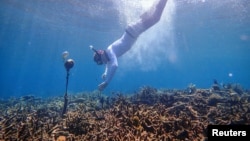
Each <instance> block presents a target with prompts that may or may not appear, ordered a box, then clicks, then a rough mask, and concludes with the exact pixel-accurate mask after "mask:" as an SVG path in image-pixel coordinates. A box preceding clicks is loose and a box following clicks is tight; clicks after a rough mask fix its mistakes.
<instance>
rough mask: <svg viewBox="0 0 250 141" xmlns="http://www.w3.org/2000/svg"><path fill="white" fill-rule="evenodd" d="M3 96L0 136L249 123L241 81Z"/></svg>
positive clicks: (179, 131) (168, 136) (138, 133)
mask: <svg viewBox="0 0 250 141" xmlns="http://www.w3.org/2000/svg"><path fill="white" fill-rule="evenodd" d="M68 100H69V101H68V106H67V111H66V114H64V115H62V110H63V105H64V97H63V96H60V97H59V96H58V97H50V98H46V99H44V98H38V97H35V96H32V95H27V96H23V97H19V98H10V99H8V100H1V102H0V111H1V113H0V141H16V140H19V141H33V140H36V141H65V140H67V141H80V140H91V141H95V140H96V141H99V140H100V141H123V140H124V141H139V140H147V141H160V140H161V141H168V140H192V141H202V140H207V126H208V125H232V124H236V125H242V124H243V125H249V124H250V91H249V90H246V89H243V88H242V87H241V85H239V84H227V85H225V86H223V87H221V86H219V85H217V84H214V85H212V86H211V88H208V89H199V88H196V87H195V85H190V86H189V87H188V88H187V89H184V90H178V89H171V90H170V89H165V90H164V89H155V88H153V87H150V86H143V87H141V88H138V90H137V91H136V92H134V93H132V94H124V93H122V92H113V93H112V96H105V94H101V95H100V93H99V92H98V91H93V92H82V93H76V94H68Z"/></svg>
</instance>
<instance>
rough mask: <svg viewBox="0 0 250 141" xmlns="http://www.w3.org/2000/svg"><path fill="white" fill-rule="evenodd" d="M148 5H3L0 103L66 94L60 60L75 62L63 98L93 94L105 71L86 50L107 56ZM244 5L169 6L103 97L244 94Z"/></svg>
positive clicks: (247, 37) (195, 1)
mask: <svg viewBox="0 0 250 141" xmlns="http://www.w3.org/2000/svg"><path fill="white" fill-rule="evenodd" d="M152 3H153V1H149V0H137V1H134V0H119V1H118V0H105V1H103V0H71V1H69V0H60V1H59V0H47V1H43V0H22V1H20V0H1V1H0V56H1V69H0V88H1V91H0V94H1V95H0V97H1V98H8V97H19V96H23V95H35V96H39V97H48V96H58V95H63V94H64V92H65V84H66V70H65V68H64V62H63V59H62V52H64V51H68V52H69V58H72V59H73V60H74V61H75V64H74V67H73V68H72V69H71V70H70V76H69V85H68V91H69V93H78V92H82V91H95V90H96V89H97V85H98V84H99V83H101V81H102V80H101V75H102V73H103V71H104V66H97V65H96V64H95V63H94V62H93V58H92V56H93V52H92V51H91V50H90V49H89V45H93V46H94V47H95V48H97V49H105V48H107V46H108V45H109V44H111V43H112V42H113V41H115V40H116V39H118V38H119V37H120V36H121V35H122V33H123V32H124V28H125V27H126V25H127V24H128V23H129V22H132V21H133V20H136V19H137V18H138V17H139V16H140V14H142V13H143V11H145V10H146V9H147V8H149V7H150V6H151V5H152ZM249 13H250V2H249V1H248V0H169V1H168V3H167V6H166V8H165V10H164V13H163V15H162V18H161V20H160V22H159V23H157V24H156V25H155V26H154V27H152V28H150V29H149V30H147V31H146V32H144V33H143V34H142V35H141V36H140V37H139V38H138V41H137V42H136V44H135V45H134V46H133V47H132V49H131V50H130V51H128V52H127V53H126V54H125V55H124V56H122V57H121V58H119V68H118V70H117V71H116V74H115V76H114V78H113V79H112V81H111V83H110V84H109V86H108V87H107V88H106V89H105V90H104V91H103V93H105V94H107V95H108V94H110V93H111V92H112V91H120V92H123V93H131V92H134V91H136V90H137V89H138V88H139V87H141V86H145V85H148V86H152V87H156V88H164V89H185V88H186V87H187V86H188V85H189V84H190V83H193V84H195V85H196V86H197V87H198V88H210V87H211V85H212V83H213V80H214V79H216V80H217V81H218V82H219V83H239V84H240V85H242V86H243V87H244V88H245V89H249V88H250V79H249V78H250V73H249V72H250V56H249V54H250V14H249Z"/></svg>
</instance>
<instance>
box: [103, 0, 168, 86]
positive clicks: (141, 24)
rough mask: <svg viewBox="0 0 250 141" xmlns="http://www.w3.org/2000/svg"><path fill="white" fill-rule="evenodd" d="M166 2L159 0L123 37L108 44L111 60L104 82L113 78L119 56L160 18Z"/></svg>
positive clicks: (129, 26)
mask: <svg viewBox="0 0 250 141" xmlns="http://www.w3.org/2000/svg"><path fill="white" fill-rule="evenodd" d="M166 2H167V0H159V2H158V3H156V5H155V6H153V7H151V8H150V9H149V10H148V11H147V12H145V13H144V14H143V15H142V16H141V18H140V19H139V20H138V21H136V22H135V23H132V24H130V25H128V26H127V28H126V30H125V32H124V34H123V35H122V37H121V38H119V39H118V40H116V41H115V42H113V43H112V44H111V45H109V46H108V48H107V50H106V53H107V55H108V57H109V61H108V62H107V64H106V68H105V72H104V75H105V76H106V77H105V80H104V82H106V83H109V82H110V81H111V79H112V78H113V76H114V74H115V71H116V69H117V67H118V61H117V58H118V57H120V56H122V55H123V54H124V53H125V52H127V51H128V50H129V49H130V48H131V47H132V45H133V44H134V43H135V41H136V39H137V38H138V36H139V35H140V34H141V33H142V32H144V31H146V30H147V29H148V28H150V27H151V26H153V25H154V24H156V23H157V22H158V21H159V20H160V18H161V15H162V12H163V10H164V7H165V5H166Z"/></svg>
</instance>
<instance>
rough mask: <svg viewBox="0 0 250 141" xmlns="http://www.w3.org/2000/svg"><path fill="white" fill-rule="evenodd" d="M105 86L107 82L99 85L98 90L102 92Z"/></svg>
mask: <svg viewBox="0 0 250 141" xmlns="http://www.w3.org/2000/svg"><path fill="white" fill-rule="evenodd" d="M107 86H108V83H107V82H102V83H101V84H99V85H98V90H99V91H103V90H104V89H105V88H106V87H107Z"/></svg>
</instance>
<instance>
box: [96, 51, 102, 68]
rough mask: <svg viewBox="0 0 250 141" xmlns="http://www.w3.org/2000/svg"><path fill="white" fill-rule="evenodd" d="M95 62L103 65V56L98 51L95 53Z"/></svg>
mask: <svg viewBox="0 0 250 141" xmlns="http://www.w3.org/2000/svg"><path fill="white" fill-rule="evenodd" d="M94 61H95V62H96V64H97V65H102V64H103V62H102V57H101V54H100V53H99V52H98V51H96V52H95V53H94Z"/></svg>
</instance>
